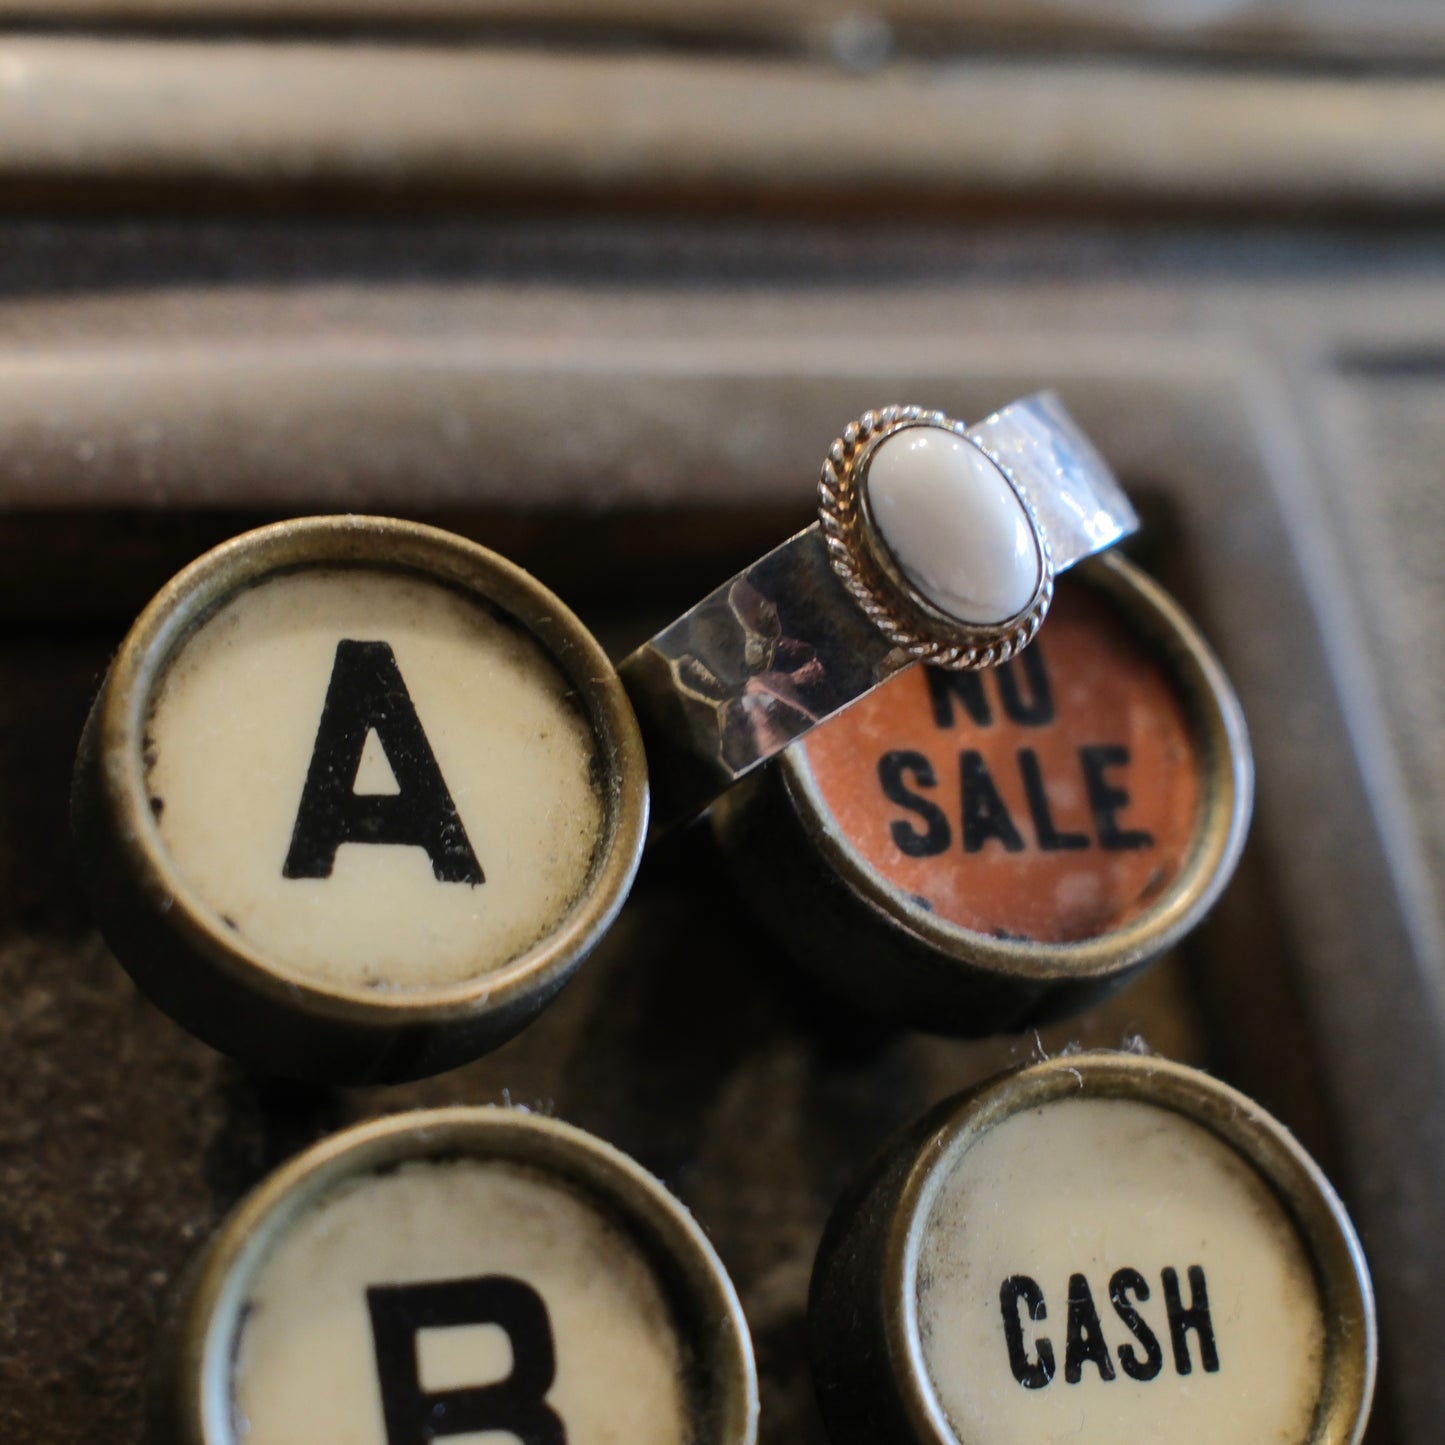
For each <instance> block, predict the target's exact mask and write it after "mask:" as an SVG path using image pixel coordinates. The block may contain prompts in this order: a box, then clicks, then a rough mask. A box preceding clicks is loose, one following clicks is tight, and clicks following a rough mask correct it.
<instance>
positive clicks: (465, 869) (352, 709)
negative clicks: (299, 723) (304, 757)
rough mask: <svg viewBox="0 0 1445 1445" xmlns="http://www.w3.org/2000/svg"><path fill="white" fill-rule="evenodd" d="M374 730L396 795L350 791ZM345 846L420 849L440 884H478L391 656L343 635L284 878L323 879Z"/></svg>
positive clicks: (478, 872) (386, 648)
mask: <svg viewBox="0 0 1445 1445" xmlns="http://www.w3.org/2000/svg"><path fill="white" fill-rule="evenodd" d="M372 732H375V733H376V736H377V740H378V741H379V742H380V743H381V747H382V751H383V752H385V754H386V761H387V763H388V764H389V765H390V767H391V772H392V776H393V777H394V778H395V779H396V783H397V789H398V791H397V792H396V793H390V794H375V793H358V792H357V791H356V775H357V770H358V769H359V768H360V766H361V754H362V750H363V749H364V748H365V747H366V739H367V736H368V735H369V734H370V733H372ZM343 843H401V844H406V845H409V846H411V847H413V848H424V849H425V850H426V853H427V856H428V857H429V858H430V859H431V868H432V876H433V877H434V878H436V880H437V881H438V882H440V883H481V882H483V881H484V880H483V876H482V869H481V865H480V864H479V863H478V862H477V855H476V854H475V853H474V852H472V845H471V843H470V842H469V841H468V839H467V833H466V829H465V828H463V827H462V820H461V818H460V817H459V816H458V814H457V808H456V804H455V803H453V802H452V795H451V794H450V793H449V792H448V791H447V785H446V782H445V781H444V780H443V778H442V774H441V769H440V768H439V767H437V760H436V758H435V756H434V755H433V753H432V750H431V744H430V743H429V742H427V738H426V734H425V733H424V732H423V731H422V727H421V723H420V721H419V720H418V718H417V715H416V709H415V708H414V707H413V706H412V701H411V695H410V694H409V693H408V692H407V690H406V683H404V682H403V681H402V678H401V670H400V669H399V668H398V667H397V665H396V656H395V654H394V653H393V652H392V650H391V647H390V645H389V644H388V643H385V642H352V641H349V640H347V639H343V640H342V641H340V642H338V643H337V644H336V661H335V662H334V663H333V664H332V668H331V683H330V685H329V686H328V687H327V689H326V702H325V704H324V705H323V706H322V709H321V722H320V724H319V725H318V727H317V729H316V744H315V746H314V747H313V749H312V752H311V766H310V768H309V769H308V770H307V773H306V785H305V787H304V788H303V789H302V790H301V806H300V807H299V808H298V809H297V811H296V826H295V828H294V829H293V830H292V834H291V850H290V852H289V853H287V855H286V863H285V866H284V867H283V868H282V869H281V873H282V876H283V877H286V878H330V877H331V870H332V868H333V867H334V866H335V864H336V850H337V849H338V848H339V847H340V846H341V845H342V844H343Z"/></svg>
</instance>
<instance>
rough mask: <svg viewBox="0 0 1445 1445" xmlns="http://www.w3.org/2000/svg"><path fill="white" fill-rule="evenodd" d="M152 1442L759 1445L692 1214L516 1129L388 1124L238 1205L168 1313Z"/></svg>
mask: <svg viewBox="0 0 1445 1445" xmlns="http://www.w3.org/2000/svg"><path fill="white" fill-rule="evenodd" d="M154 1379H155V1393H154V1397H153V1404H154V1410H153V1421H154V1438H155V1439H157V1440H163V1441H167V1442H170V1441H176V1442H180V1441H184V1442H186V1445H316V1442H318V1441H324V1442H326V1445H431V1442H433V1441H446V1442H451V1441H453V1440H455V1441H456V1442H457V1445H504V1442H515V1445H754V1441H755V1439H756V1423H757V1403H758V1402H757V1379H756V1374H755V1371H754V1368H753V1358H752V1349H751V1345H750V1343H749V1340H748V1333H747V1326H746V1324H745V1322H744V1320H743V1316H742V1310H741V1308H740V1306H739V1304H738V1300H737V1296H736V1294H735V1293H734V1291H733V1288H732V1285H731V1283H730V1282H729V1280H728V1277H727V1275H726V1273H725V1272H724V1270H723V1267H722V1265H721V1263H720V1262H719V1260H718V1258H717V1256H716V1255H715V1254H714V1253H713V1250H712V1248H711V1246H710V1245H709V1244H708V1242H707V1239H706V1238H705V1236H704V1235H703V1233H702V1231H701V1230H700V1229H699V1228H698V1226H697V1224H696V1223H695V1222H694V1220H693V1219H692V1217H691V1215H689V1214H688V1213H687V1211H686V1210H685V1209H684V1208H683V1206H682V1205H681V1204H679V1203H678V1202H677V1200H675V1199H674V1198H673V1197H672V1196H671V1195H670V1194H669V1193H668V1192H667V1190H666V1189H664V1188H663V1186H662V1185H661V1184H660V1183H658V1181H657V1180H656V1179H654V1178H653V1177H652V1176H651V1175H650V1174H648V1173H646V1171H644V1170H643V1169H642V1168H641V1167H640V1166H639V1165H637V1164H636V1163H635V1162H634V1161H632V1160H631V1159H629V1158H628V1157H627V1156H626V1155H624V1154H622V1153H620V1152H619V1151H618V1150H616V1149H614V1148H613V1147H612V1146H611V1145H609V1144H606V1143H604V1142H603V1141H602V1140H600V1139H597V1138H594V1137H592V1136H591V1135H589V1134H586V1133H584V1132H583V1131H582V1130H580V1129H575V1128H572V1127H571V1126H569V1125H566V1124H562V1123H559V1122H558V1121H556V1120H553V1119H546V1118H539V1117H538V1116H536V1115H533V1114H528V1113H526V1112H524V1111H520V1110H518V1111H514V1110H510V1109H498V1108H449V1109H432V1110H423V1111H418V1112H415V1113H407V1114H399V1115H394V1116H392V1117H390V1118H383V1119H377V1120H374V1121H372V1122H370V1123H367V1124H362V1125H358V1126H356V1127H354V1128H352V1129H349V1130H346V1131H344V1132H343V1133H341V1134H337V1135H334V1136H333V1137H331V1138H329V1139H326V1140H323V1141H322V1142H320V1143H319V1144H317V1145H315V1146H313V1147H312V1148H311V1149H310V1150H308V1151H306V1152H305V1153H304V1154H301V1155H299V1156H298V1157H297V1158H295V1159H293V1160H291V1161H290V1162H289V1163H288V1164H286V1165H285V1166H284V1167H283V1168H281V1169H279V1170H278V1171H277V1172H276V1173H275V1174H273V1175H272V1176H271V1177H270V1178H269V1179H267V1180H265V1181H264V1182H263V1183H262V1184H260V1185H259V1186H258V1187H257V1188H256V1189H255V1190H254V1191H253V1192H252V1194H251V1195H250V1196H249V1197H248V1198H247V1199H245V1200H244V1201H243V1202H242V1203H241V1204H240V1205H239V1206H238V1207H237V1209H236V1210H235V1211H234V1212H233V1213H232V1215H231V1216H230V1218H229V1219H228V1220H227V1221H226V1223H225V1224H224V1225H223V1226H222V1227H221V1229H220V1231H219V1232H218V1233H217V1235H216V1237H215V1238H214V1239H213V1240H212V1241H211V1243H210V1244H209V1245H208V1246H207V1249H206V1251H205V1253H204V1254H203V1255H202V1256H201V1258H200V1259H199V1260H197V1261H196V1262H195V1264H194V1265H193V1266H192V1268H191V1269H190V1270H189V1271H188V1272H187V1274H186V1276H185V1283H184V1286H183V1289H182V1293H181V1295H180V1297H179V1298H177V1299H175V1300H173V1301H171V1303H170V1309H169V1316H168V1320H167V1326H166V1329H165V1330H164V1331H163V1332H162V1335H161V1341H160V1345H159V1353H158V1356H157V1359H156V1362H155V1373H154Z"/></svg>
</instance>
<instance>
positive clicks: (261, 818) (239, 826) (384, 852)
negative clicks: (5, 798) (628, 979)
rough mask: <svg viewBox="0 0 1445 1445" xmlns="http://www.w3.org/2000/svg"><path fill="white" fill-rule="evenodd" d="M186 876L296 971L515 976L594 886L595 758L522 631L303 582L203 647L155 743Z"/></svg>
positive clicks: (252, 600) (252, 946)
mask: <svg viewBox="0 0 1445 1445" xmlns="http://www.w3.org/2000/svg"><path fill="white" fill-rule="evenodd" d="M146 734H147V737H146V742H147V752H146V788H147V790H148V792H149V795H150V806H151V810H152V812H153V814H154V816H155V819H156V826H157V828H158V830H159V833H160V838H161V842H162V844H163V846H164V848H165V849H166V851H167V853H168V854H169V857H170V859H171V861H172V863H173V866H174V868H175V870H176V872H177V873H178V875H179V876H180V877H181V878H182V879H183V881H184V883H185V885H186V886H187V887H188V889H190V890H192V891H193V893H194V895H195V897H196V898H197V899H199V900H200V901H201V902H202V903H203V904H204V905H205V907H206V908H207V909H209V910H210V912H211V913H212V914H213V915H214V916H215V918H216V919H218V920H220V923H221V925H222V927H223V928H224V929H226V930H229V931H230V932H231V933H232V934H234V936H235V939H236V941H237V942H238V943H239V944H240V945H241V946H243V947H245V948H247V949H249V950H250V951H252V952H253V953H255V954H256V955H259V956H261V957H264V958H265V959H266V960H267V962H268V965H269V966H271V967H272V968H274V969H275V970H276V971H277V972H278V973H281V974H282V975H284V976H287V977H290V978H294V979H297V980H299V981H302V982H305V983H310V984H317V985H321V986H331V987H338V986H339V987H342V988H346V989H350V990H355V989H374V990H377V991H378V992H380V993H386V992H390V991H405V990H416V989H428V988H437V987H443V986H446V985H450V984H456V983H460V982H462V981H465V980H468V979H472V978H475V977H477V976H478V975H482V974H486V973H488V972H490V971H492V970H495V969H497V968H499V967H501V966H503V965H505V964H506V963H507V962H508V961H509V960H511V959H513V958H515V957H517V956H518V955H519V954H521V953H523V952H525V951H526V950H528V949H529V948H531V947H533V946H534V945H535V944H537V943H538V941H539V940H540V939H542V938H544V937H545V936H546V935H547V934H548V933H550V932H551V931H552V930H553V929H555V928H556V927H557V925H558V924H559V923H560V922H561V921H562V920H563V919H564V918H565V917H566V916H567V914H568V912H569V910H570V909H571V908H572V907H573V905H574V904H575V902H576V901H577V899H578V897H579V895H580V894H581V893H582V892H583V890H584V889H585V887H586V885H587V883H588V878H589V872H590V870H591V868H592V865H593V859H594V856H595V854H596V851H597V849H598V846H599V840H600V838H601V835H602V831H603V825H604V805H603V799H602V797H601V794H600V789H599V784H598V781H597V772H598V769H597V766H596V761H595V755H596V752H597V744H596V741H595V739H594V737H593V734H592V731H591V727H590V725H589V723H588V720H587V718H586V717H585V716H584V715H583V714H582V712H581V710H580V709H579V708H578V706H577V705H576V702H575V699H574V697H573V696H572V694H571V691H570V689H569V685H568V681H567V679H566V678H565V677H564V676H563V674H562V673H561V671H560V669H559V668H558V667H557V665H556V664H555V663H554V662H553V661H552V660H551V659H550V658H549V657H548V656H547V655H546V654H545V653H544V652H543V651H542V649H541V647H540V646H539V645H538V644H537V642H536V641H535V640H533V638H531V637H530V636H528V635H527V634H526V633H525V632H524V631H523V630H522V629H521V628H519V627H518V625H517V624H516V623H515V621H513V620H512V619H509V618H505V617H504V616H503V615H501V614H500V613H499V612H498V611H497V610H495V609H492V608H489V607H488V606H486V605H485V604H484V603H483V602H482V601H481V600H480V599H477V598H474V597H472V596H469V595H467V594H465V593H464V592H462V591H461V590H459V589H456V588H453V587H450V586H447V585H446V584H444V583H442V582H439V581H433V580H430V579H428V578H425V577H422V576H420V575H416V574H411V573H405V572H400V571H388V570H386V569H384V568H381V567H345V568H343V567H331V568H327V567H316V568H307V569H302V570H297V571H291V572H285V573H281V574H279V575H275V576H272V577H269V578H265V579H263V580H261V581H259V582H257V583H255V584H254V585H252V586H249V587H246V588H244V589H243V590H241V591H239V592H238V593H236V594H235V595H234V596H232V597H231V598H229V599H228V600H227V601H225V602H224V603H223V604H222V605H221V606H220V607H219V608H218V609H217V610H216V611H214V612H213V613H212V614H211V615H210V616H209V617H207V618H206V619H205V620H204V621H203V622H202V623H201V624H200V625H199V626H198V627H196V628H195V629H194V631H193V632H192V633H191V634H190V635H189V636H188V637H187V638H186V639H185V641H184V642H183V644H182V645H181V647H180V649H179V651H178V652H177V653H176V655H175V656H174V657H173V658H172V660H171V662H170V664H169V666H168V668H167V669H166V672H165V674H164V676H163V678H162V679H161V681H160V684H159V686H158V688H157V691H156V694H155V697H154V700H153V703H152V709H151V713H150V717H149V719H148V722H147V728H146Z"/></svg>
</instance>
